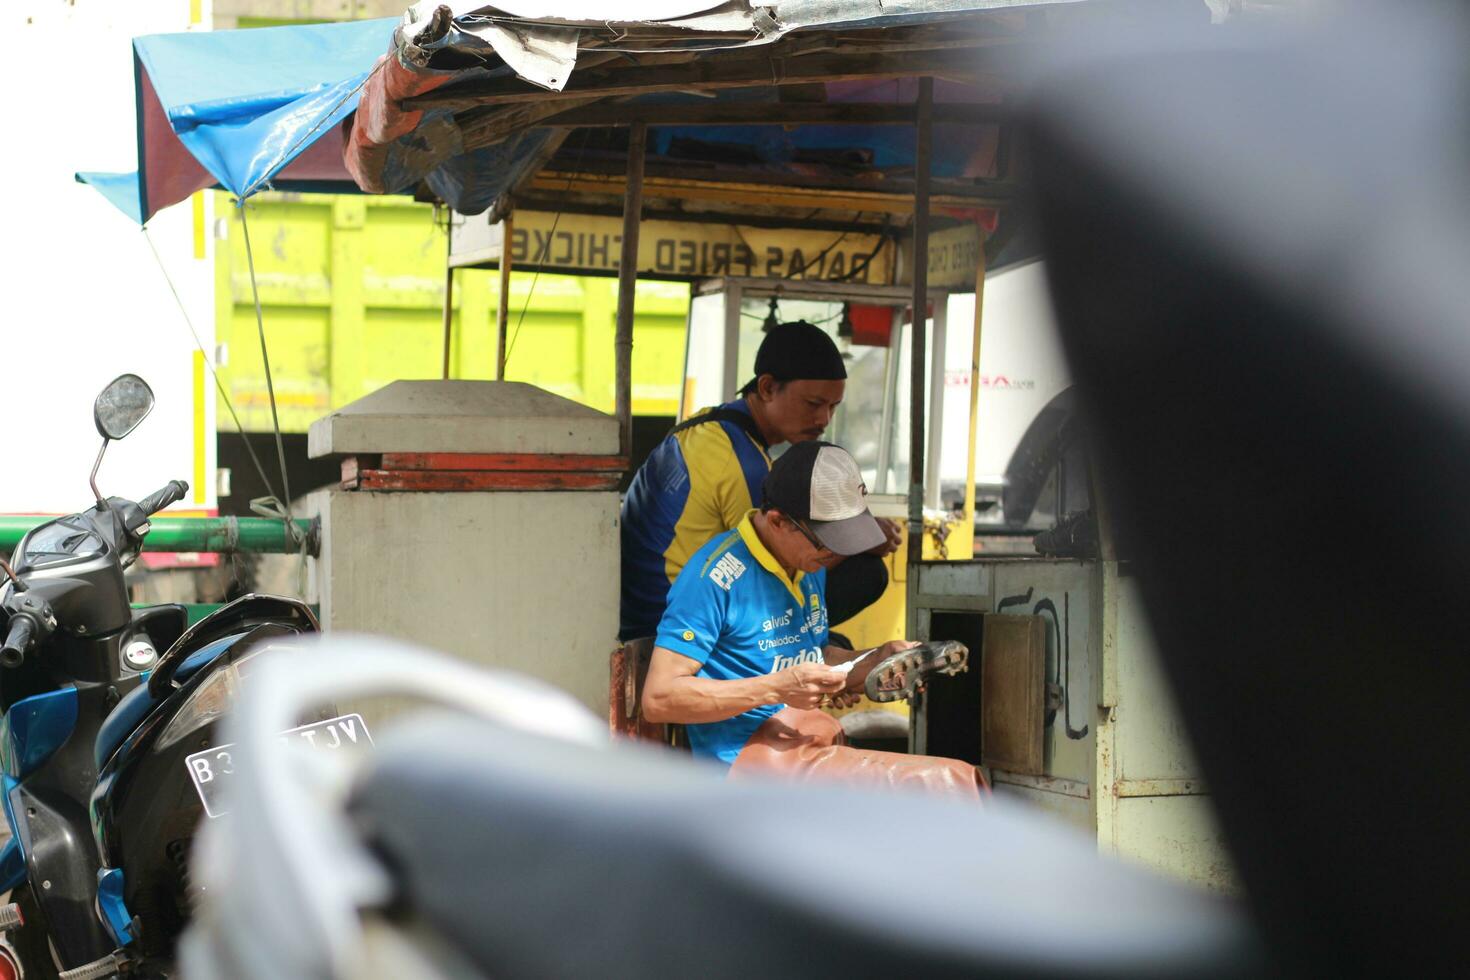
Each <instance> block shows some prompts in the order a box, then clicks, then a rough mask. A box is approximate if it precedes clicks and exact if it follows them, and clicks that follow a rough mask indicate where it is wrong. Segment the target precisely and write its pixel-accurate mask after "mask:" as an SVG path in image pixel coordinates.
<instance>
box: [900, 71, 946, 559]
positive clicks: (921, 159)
mask: <svg viewBox="0 0 1470 980" xmlns="http://www.w3.org/2000/svg"><path fill="white" fill-rule="evenodd" d="M917 109H918V125H917V127H916V129H917V132H916V134H915V135H916V137H917V138H916V140H915V149H914V252H913V254H914V299H913V303H914V323H913V333H911V334H910V335H909V340H910V343H909V556H908V557H909V564H910V565H911V566H912V565H913V564H914V563H916V562H918V561H919V560H920V559H921V558H923V556H924V379H925V375H926V374H927V373H928V372H927V371H926V368H927V367H928V364H926V363H925V356H924V354H925V343H924V342H925V337H924V324H925V321H926V320H927V319H928V317H927V315H926V311H927V309H928V305H929V157H930V155H931V153H932V151H933V144H934V79H932V78H927V77H926V78H921V79H919V101H918V106H917ZM934 394H935V397H939V396H940V395H941V394H942V392H937V391H936V392H935V393H934ZM912 574H913V573H912V572H911V573H910V575H912Z"/></svg>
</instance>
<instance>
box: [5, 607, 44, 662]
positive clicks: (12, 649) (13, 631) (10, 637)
mask: <svg viewBox="0 0 1470 980" xmlns="http://www.w3.org/2000/svg"><path fill="white" fill-rule="evenodd" d="M35 633H36V623H35V621H34V620H32V619H31V617H29V616H27V615H24V614H19V615H15V616H12V617H10V630H9V632H7V633H6V635H5V645H4V646H0V667H19V666H20V665H21V664H23V663H25V659H26V648H27V647H29V646H30V645H31V637H33V636H34V635H35Z"/></svg>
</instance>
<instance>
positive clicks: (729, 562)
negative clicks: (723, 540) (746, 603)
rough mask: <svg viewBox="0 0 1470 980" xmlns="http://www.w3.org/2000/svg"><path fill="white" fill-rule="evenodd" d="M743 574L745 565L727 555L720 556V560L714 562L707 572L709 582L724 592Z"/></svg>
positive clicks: (732, 556)
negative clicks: (713, 565)
mask: <svg viewBox="0 0 1470 980" xmlns="http://www.w3.org/2000/svg"><path fill="white" fill-rule="evenodd" d="M744 574H745V563H744V562H742V561H741V560H740V559H739V558H736V557H735V556H734V555H732V554H729V553H726V554H723V555H721V556H720V560H719V561H717V562H715V567H714V568H711V569H710V570H709V577H710V581H712V582H714V583H715V584H716V585H718V586H719V587H720V588H722V589H724V590H725V591H726V592H729V591H730V586H732V585H734V584H735V580H736V579H738V578H739V577H740V576H742V575H744Z"/></svg>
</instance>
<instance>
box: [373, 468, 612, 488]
mask: <svg viewBox="0 0 1470 980" xmlns="http://www.w3.org/2000/svg"><path fill="white" fill-rule="evenodd" d="M619 476H620V474H617V473H566V472H561V473H550V472H534V471H526V470H520V471H496V470H361V471H360V472H359V473H358V475H357V480H356V482H355V484H354V485H353V486H352V487H349V488H348V489H357V490H400V491H413V492H418V493H434V492H438V493H458V492H469V491H483V490H616V489H617V487H618V479H619Z"/></svg>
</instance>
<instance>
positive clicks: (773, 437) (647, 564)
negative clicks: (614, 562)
mask: <svg viewBox="0 0 1470 980" xmlns="http://www.w3.org/2000/svg"><path fill="white" fill-rule="evenodd" d="M846 378H847V369H846V366H845V365H844V364H843V361H842V355H841V353H839V352H838V350H837V345H836V344H834V343H833V342H832V338H830V337H828V336H827V335H826V334H825V333H823V332H822V330H821V329H820V328H818V327H815V326H813V325H812V324H810V323H805V322H794V323H783V324H781V325H780V326H778V327H775V328H774V329H772V330H771V332H770V333H768V334H767V335H766V337H765V339H764V340H763V341H762V342H761V345H760V348H759V350H757V352H756V357H755V377H754V378H753V379H751V381H750V382H749V383H748V384H746V386H745V387H744V388H742V389H741V392H740V397H739V398H737V399H735V400H734V401H732V402H729V403H728V404H725V405H721V406H719V407H718V408H713V409H706V410H704V411H702V412H699V413H697V414H695V415H694V416H692V417H691V418H689V419H688V420H686V421H685V422H683V423H681V424H679V425H677V426H675V427H674V429H673V430H672V431H671V432H670V433H669V434H668V436H667V437H665V439H664V440H663V442H662V443H660V444H659V446H658V447H657V448H656V449H655V450H654V451H653V453H652V454H650V455H649V457H648V459H647V461H645V462H644V464H643V466H642V467H640V468H639V470H638V472H637V474H635V475H634V477H633V482H632V485H631V486H630V487H629V488H628V493H627V496H626V497H625V498H624V500H623V511H622V521H621V524H622V617H621V626H620V629H619V636H620V638H621V639H623V640H631V639H636V638H638V637H645V636H652V635H653V634H654V630H655V629H656V628H657V626H658V622H659V619H660V617H661V616H662V615H663V611H664V604H665V602H666V600H667V597H668V593H669V588H670V586H671V584H672V583H673V582H674V580H675V579H676V578H678V576H679V572H680V571H681V570H683V568H684V565H685V563H686V562H688V561H689V559H690V556H692V555H693V554H694V553H695V552H696V551H698V550H699V549H700V548H702V547H704V545H705V544H707V543H708V542H709V541H710V539H711V538H713V537H715V536H716V535H718V534H722V533H724V532H725V531H728V530H730V529H732V528H734V527H735V526H736V525H737V524H739V523H740V521H741V520H742V519H743V518H744V516H745V514H746V512H747V511H749V510H750V509H751V508H752V507H754V506H755V505H756V504H757V503H758V502H759V500H760V488H761V482H762V481H763V480H764V479H765V477H766V473H767V472H768V471H769V469H770V466H771V461H770V457H769V455H768V454H767V453H768V450H769V449H770V447H771V446H774V445H778V444H780V443H783V442H789V443H799V442H804V441H808V440H811V439H818V438H820V437H821V435H822V433H823V432H824V431H825V430H826V428H827V426H828V425H829V424H830V423H831V421H832V415H833V413H834V412H835V411H836V409H837V406H838V404H840V403H841V401H842V397H843V394H844V389H845V385H846V381H845V379H846ZM880 527H881V529H882V531H883V536H882V538H881V539H880V541H879V543H878V545H877V546H875V548H874V549H873V551H874V553H873V554H870V555H863V556H860V557H857V558H853V559H852V560H850V561H845V562H842V564H841V565H838V566H835V567H834V569H833V570H832V580H831V581H830V582H829V583H828V584H829V588H828V594H829V596H830V598H831V600H832V607H833V615H834V618H833V622H842V621H843V620H844V619H846V618H848V617H850V616H852V615H854V614H855V613H857V612H858V611H859V610H861V609H863V608H866V607H867V606H869V605H871V604H872V603H873V602H874V601H876V600H877V599H878V597H879V596H881V595H882V594H883V590H884V588H885V587H886V586H887V584H888V574H887V570H886V569H885V568H884V566H883V563H882V560H881V556H882V555H885V554H889V553H891V552H892V551H893V550H894V549H895V548H896V547H897V543H898V539H899V529H898V526H897V525H896V524H893V523H891V522H884V523H883V524H881V525H880Z"/></svg>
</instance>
